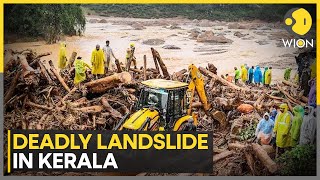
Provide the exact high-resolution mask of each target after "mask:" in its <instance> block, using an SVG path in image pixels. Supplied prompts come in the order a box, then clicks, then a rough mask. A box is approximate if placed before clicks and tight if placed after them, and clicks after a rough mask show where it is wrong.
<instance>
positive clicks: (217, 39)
mask: <svg viewBox="0 0 320 180" xmlns="http://www.w3.org/2000/svg"><path fill="white" fill-rule="evenodd" d="M197 42H208V43H232V42H233V41H232V40H231V39H228V38H226V37H224V36H223V35H219V36H215V35H214V33H213V32H212V31H205V32H203V33H201V34H199V35H198V37H197Z"/></svg>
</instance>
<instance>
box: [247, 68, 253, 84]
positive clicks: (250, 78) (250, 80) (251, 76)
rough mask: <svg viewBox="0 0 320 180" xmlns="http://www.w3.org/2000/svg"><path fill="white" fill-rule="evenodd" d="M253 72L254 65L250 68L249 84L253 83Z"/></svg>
mask: <svg viewBox="0 0 320 180" xmlns="http://www.w3.org/2000/svg"><path fill="white" fill-rule="evenodd" d="M253 72H254V66H252V67H251V68H250V69H249V72H248V74H249V80H248V84H251V83H252V81H253Z"/></svg>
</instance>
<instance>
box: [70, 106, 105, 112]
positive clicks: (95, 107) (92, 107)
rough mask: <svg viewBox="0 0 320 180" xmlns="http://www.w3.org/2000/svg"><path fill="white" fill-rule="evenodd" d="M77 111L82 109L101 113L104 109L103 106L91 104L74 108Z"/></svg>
mask: <svg viewBox="0 0 320 180" xmlns="http://www.w3.org/2000/svg"><path fill="white" fill-rule="evenodd" d="M74 110H76V111H81V112H83V113H99V112H101V111H102V110H103V108H102V107H101V106H97V105H95V106H89V107H82V108H74Z"/></svg>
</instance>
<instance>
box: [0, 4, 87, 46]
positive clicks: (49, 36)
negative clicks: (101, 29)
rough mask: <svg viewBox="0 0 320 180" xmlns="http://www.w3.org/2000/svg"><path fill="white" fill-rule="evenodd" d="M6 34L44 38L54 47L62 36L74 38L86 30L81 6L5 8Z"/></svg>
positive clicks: (45, 5) (53, 5)
mask: <svg viewBox="0 0 320 180" xmlns="http://www.w3.org/2000/svg"><path fill="white" fill-rule="evenodd" d="M4 17H5V33H13V34H16V35H22V36H31V37H43V38H45V40H46V41H47V42H48V43H55V42H56V41H57V40H58V39H59V37H60V36H61V35H77V34H79V35H80V34H81V33H82V32H83V31H84V30H85V23H86V20H85V16H84V13H83V12H82V9H81V7H80V5H73V4H72V5H71V4H41V5H40V4H36V5H28V4H15V5H5V16H4Z"/></svg>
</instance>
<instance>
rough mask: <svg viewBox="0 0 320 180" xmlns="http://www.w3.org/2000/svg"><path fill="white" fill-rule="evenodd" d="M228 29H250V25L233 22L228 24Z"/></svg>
mask: <svg viewBox="0 0 320 180" xmlns="http://www.w3.org/2000/svg"><path fill="white" fill-rule="evenodd" d="M228 29H248V27H246V26H244V25H240V24H239V23H231V24H229V25H228Z"/></svg>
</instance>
